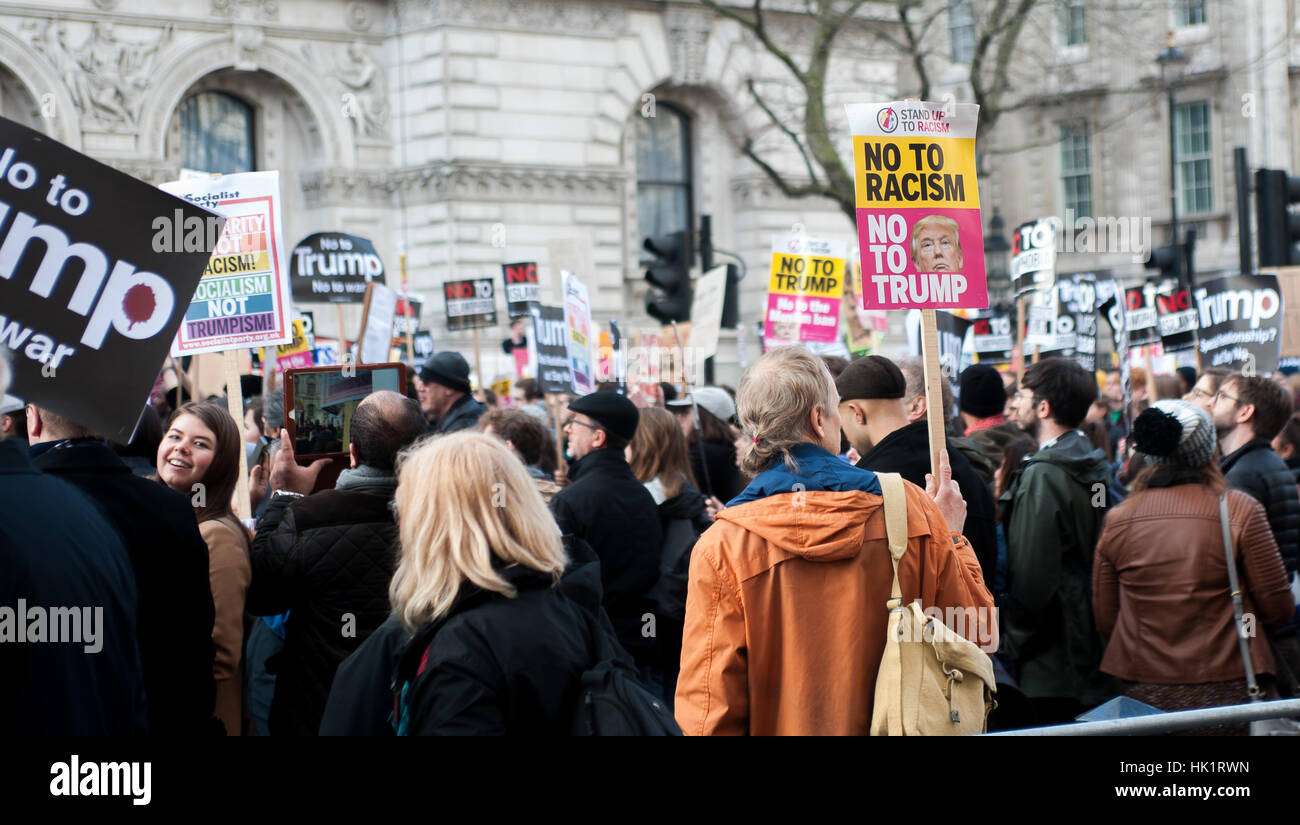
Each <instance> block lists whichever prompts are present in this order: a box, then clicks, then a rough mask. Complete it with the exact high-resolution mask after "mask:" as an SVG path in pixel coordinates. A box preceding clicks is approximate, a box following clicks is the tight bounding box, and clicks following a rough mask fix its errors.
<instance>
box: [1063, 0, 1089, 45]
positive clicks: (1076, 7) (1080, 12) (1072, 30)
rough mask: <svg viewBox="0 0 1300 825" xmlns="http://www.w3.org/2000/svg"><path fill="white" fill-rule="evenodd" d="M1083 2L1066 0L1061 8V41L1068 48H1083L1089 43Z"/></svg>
mask: <svg viewBox="0 0 1300 825" xmlns="http://www.w3.org/2000/svg"><path fill="white" fill-rule="evenodd" d="M1085 20H1086V18H1085V17H1084V8H1083V0H1064V3H1063V5H1062V6H1061V39H1062V40H1063V41H1064V42H1065V45H1067V46H1082V45H1083V44H1084V43H1086V42H1088V31H1087V27H1086V25H1085Z"/></svg>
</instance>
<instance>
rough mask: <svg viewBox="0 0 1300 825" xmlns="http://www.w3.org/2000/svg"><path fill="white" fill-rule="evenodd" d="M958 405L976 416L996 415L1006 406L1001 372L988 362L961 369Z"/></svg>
mask: <svg viewBox="0 0 1300 825" xmlns="http://www.w3.org/2000/svg"><path fill="white" fill-rule="evenodd" d="M959 380H960V386H961V395H960V397H959V399H958V406H959V407H960V409H961V411H962V412H964V413H969V414H970V415H973V416H975V417H976V418H988V417H989V416H991V415H997V414H998V413H1000V412H1002V410H1003V409H1005V408H1006V406H1007V387H1006V385H1005V384H1003V383H1002V374H1001V373H1000V372H998V371H997V370H995V369H993V368H992V367H990V366H989V365H988V364H972V365H971V366H969V367H967V368H966V369H964V370H962V374H961V378H960V379H959Z"/></svg>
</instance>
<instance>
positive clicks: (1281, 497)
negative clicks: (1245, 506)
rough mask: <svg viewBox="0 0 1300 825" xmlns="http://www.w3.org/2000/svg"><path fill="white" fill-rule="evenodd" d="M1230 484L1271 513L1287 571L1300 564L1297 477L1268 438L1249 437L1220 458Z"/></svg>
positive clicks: (1269, 516)
mask: <svg viewBox="0 0 1300 825" xmlns="http://www.w3.org/2000/svg"><path fill="white" fill-rule="evenodd" d="M1219 468H1220V469H1221V470H1223V475H1224V476H1225V477H1226V478H1227V479H1228V484H1229V485H1231V486H1232V487H1235V488H1236V489H1238V490H1241V491H1243V492H1246V493H1249V494H1250V495H1251V496H1253V497H1254V498H1255V500H1256V501H1258V502H1259V503H1260V504H1262V505H1264V512H1265V513H1267V514H1268V526H1269V527H1271V528H1273V538H1275V539H1277V549H1278V552H1280V553H1281V554H1282V562H1283V563H1284V564H1285V565H1286V572H1287V575H1288V576H1290V574H1291V573H1293V572H1295V571H1296V570H1297V569H1298V568H1300V492H1298V491H1297V490H1296V478H1295V475H1294V474H1293V473H1292V472H1291V469H1290V468H1289V467H1287V466H1286V462H1285V461H1283V460H1282V458H1281V457H1280V456H1278V454H1277V453H1275V452H1273V447H1272V445H1271V444H1270V443H1269V441H1268V439H1265V438H1256V439H1254V440H1252V441H1248V442H1246V443H1245V444H1243V445H1242V446H1240V447H1238V448H1237V449H1235V450H1233V451H1232V452H1231V453H1229V454H1228V455H1225V456H1224V457H1223V458H1221V459H1220V460H1219Z"/></svg>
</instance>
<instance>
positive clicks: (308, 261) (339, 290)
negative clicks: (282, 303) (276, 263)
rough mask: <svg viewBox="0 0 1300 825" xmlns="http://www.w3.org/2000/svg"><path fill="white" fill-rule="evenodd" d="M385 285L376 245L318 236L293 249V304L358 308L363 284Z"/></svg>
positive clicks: (353, 238)
mask: <svg viewBox="0 0 1300 825" xmlns="http://www.w3.org/2000/svg"><path fill="white" fill-rule="evenodd" d="M371 281H378V282H379V283H381V284H382V283H384V262H383V261H382V260H380V258H379V253H378V252H376V251H375V245H374V244H373V243H371V242H370V241H368V240H366V239H365V238H359V237H357V236H356V235H348V234H345V233H343V232H317V233H316V234H315V235H308V236H307V237H305V238H303V239H302V240H301V241H299V242H298V245H297V246H295V247H294V249H293V254H292V255H291V256H290V258H289V284H290V289H291V290H292V292H293V302H294V303H295V304H309V303H330V304H359V303H362V301H364V300H365V297H366V284H368V283H370V282H371Z"/></svg>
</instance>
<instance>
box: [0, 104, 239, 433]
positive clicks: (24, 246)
mask: <svg viewBox="0 0 1300 825" xmlns="http://www.w3.org/2000/svg"><path fill="white" fill-rule="evenodd" d="M224 224H225V219H224V218H222V217H221V216H219V215H218V214H217V213H215V212H211V211H208V210H207V209H203V208H200V207H199V206H196V205H194V204H192V203H188V202H186V201H184V200H181V199H180V198H177V197H174V196H172V195H169V194H167V193H166V192H163V191H161V190H159V189H157V188H156V187H154V186H151V185H149V184H147V183H144V182H142V181H138V180H136V179H135V178H132V177H131V176H130V175H125V174H123V173H121V172H118V171H117V170H115V169H113V168H111V167H109V166H106V165H104V164H102V163H100V162H98V161H96V160H92V159H91V158H88V157H86V156H85V155H83V154H81V153H80V152H77V151H75V150H73V149H70V148H68V147H67V146H64V145H63V144H61V143H59V142H57V141H55V140H52V139H51V138H50V137H48V136H47V135H43V134H41V133H39V132H36V131H34V130H32V129H28V128H27V127H26V126H22V125H20V124H17V123H14V122H12V121H9V120H5V119H4V118H0V343H3V345H4V347H5V348H6V349H7V350H8V354H9V356H10V363H11V367H12V369H11V374H12V383H11V386H10V389H9V393H10V394H12V395H14V396H17V397H19V398H22V399H24V400H26V401H30V402H32V403H34V404H37V405H39V406H42V407H47V408H49V409H50V410H53V411H54V412H56V413H58V414H60V415H62V416H65V417H66V418H68V419H69V420H71V421H75V422H77V423H79V424H82V425H84V426H86V427H88V428H89V429H91V430H92V431H94V432H95V433H97V434H99V435H101V436H103V437H105V438H110V439H112V440H114V441H119V442H123V443H125V442H127V441H128V440H129V439H130V437H131V432H132V430H133V429H134V427H135V423H136V421H137V420H138V419H139V417H140V413H141V411H142V410H143V408H144V405H145V402H146V401H147V400H148V398H149V389H150V387H152V386H153V383H154V379H155V378H156V377H157V376H158V370H159V369H160V368H161V367H162V363H163V361H164V360H165V359H166V357H167V349H168V347H169V346H170V345H171V341H172V337H173V336H174V335H175V334H176V328H177V326H179V325H180V323H181V319H182V318H183V316H184V313H185V308H186V307H187V306H188V304H189V298H190V296H191V295H192V294H194V288H195V287H196V286H197V285H198V283H199V278H200V277H201V276H202V274H203V270H204V267H205V266H207V263H208V258H209V256H210V255H211V254H212V249H213V246H214V245H215V244H216V242H217V238H219V237H220V236H221V232H222V228H223V226H224Z"/></svg>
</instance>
